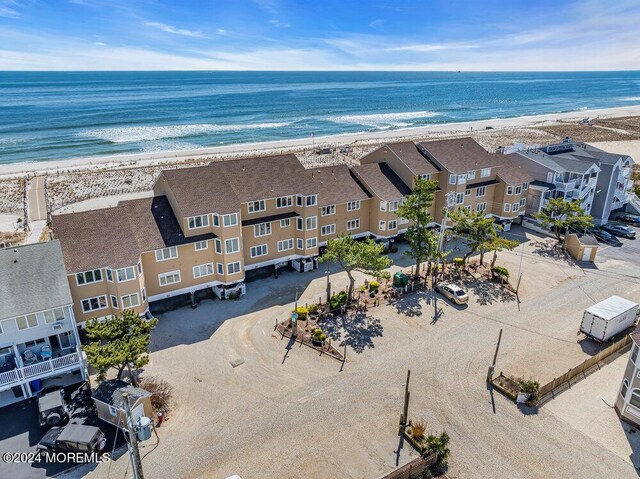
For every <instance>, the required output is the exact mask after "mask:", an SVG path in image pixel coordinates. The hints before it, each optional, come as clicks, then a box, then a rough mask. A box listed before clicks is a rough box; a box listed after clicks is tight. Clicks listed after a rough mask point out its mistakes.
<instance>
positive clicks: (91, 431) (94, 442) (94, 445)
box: [36, 424, 107, 453]
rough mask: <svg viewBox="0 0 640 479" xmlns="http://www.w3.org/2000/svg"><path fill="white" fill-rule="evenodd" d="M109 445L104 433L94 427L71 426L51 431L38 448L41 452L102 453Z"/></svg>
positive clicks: (55, 428) (41, 440)
mask: <svg viewBox="0 0 640 479" xmlns="http://www.w3.org/2000/svg"><path fill="white" fill-rule="evenodd" d="M106 445H107V438H106V436H105V435H104V433H103V432H102V431H101V430H100V429H98V428H97V427H94V426H84V425H81V424H69V425H68V426H66V427H54V428H52V429H49V431H47V433H46V434H45V435H44V437H43V438H42V439H40V442H39V443H38V445H37V446H36V447H37V449H39V450H41V451H61V452H66V451H68V452H76V451H79V452H89V453H91V452H100V451H102V450H103V449H104V447H105V446H106Z"/></svg>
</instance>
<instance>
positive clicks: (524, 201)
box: [520, 198, 527, 208]
mask: <svg viewBox="0 0 640 479" xmlns="http://www.w3.org/2000/svg"><path fill="white" fill-rule="evenodd" d="M526 202H527V199H526V198H520V207H521V208H522V207H524V205H525V203H526Z"/></svg>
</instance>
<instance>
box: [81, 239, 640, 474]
mask: <svg viewBox="0 0 640 479" xmlns="http://www.w3.org/2000/svg"><path fill="white" fill-rule="evenodd" d="M625 247H626V245H625ZM623 248H624V247H623ZM608 254H611V257H609V256H607V255H608ZM602 258H603V260H602V261H601V262H600V263H599V264H598V265H597V266H598V269H584V268H581V267H580V265H577V264H575V263H574V262H570V261H567V260H565V259H563V258H558V257H554V256H553V255H552V254H550V253H549V252H548V244H547V242H546V241H545V240H543V239H541V238H538V237H534V236H531V235H527V237H525V238H524V239H523V243H522V246H521V247H519V248H518V249H517V250H516V251H514V252H511V253H504V254H501V256H500V258H499V260H498V263H499V264H502V265H504V266H507V267H508V268H509V270H510V271H512V272H514V271H518V269H520V268H521V270H522V274H523V279H522V285H521V296H520V299H521V303H518V302H517V301H516V300H515V299H514V298H513V297H511V296H509V295H503V294H501V293H500V291H499V290H496V289H494V288H491V287H488V286H486V285H483V284H477V285H476V286H474V285H471V301H470V303H469V305H468V306H467V307H454V306H451V305H450V304H449V303H446V302H445V301H444V300H442V299H441V298H440V299H439V298H438V297H433V296H432V295H431V294H430V293H422V294H421V295H415V296H411V297H407V298H406V299H405V300H403V302H402V303H400V304H399V305H397V306H389V305H385V306H381V307H380V308H376V309H373V310H371V312H370V315H369V316H368V317H367V318H366V319H365V320H363V321H365V322H363V323H361V326H362V327H358V325H357V324H356V325H355V326H354V327H352V328H351V329H350V330H349V331H347V332H344V331H343V333H342V334H343V335H344V336H343V337H342V339H343V340H346V339H347V337H346V336H348V335H351V334H352V335H354V337H355V338H357V339H359V340H358V341H355V342H353V344H357V345H358V347H357V348H355V347H350V348H349V349H348V353H347V354H348V356H347V361H346V364H345V365H344V369H343V370H342V371H341V365H340V363H338V362H337V361H334V360H332V359H329V358H320V357H318V356H317V354H316V353H315V352H314V351H312V350H309V349H307V348H301V347H299V346H298V345H295V346H293V347H290V348H289V349H287V341H286V339H285V340H281V339H280V338H279V336H278V335H276V334H274V332H273V326H274V322H275V320H276V318H284V317H285V316H286V315H287V313H288V311H290V310H291V308H292V301H293V299H294V298H293V296H294V288H295V286H298V287H299V288H300V290H301V291H303V293H302V296H301V299H300V302H301V303H303V302H307V301H313V300H315V299H317V298H318V297H320V296H322V295H323V292H324V289H325V282H324V278H323V277H322V273H321V272H314V273H311V274H298V273H286V274H283V275H281V276H280V278H278V279H269V280H262V281H259V282H255V283H251V284H249V285H248V288H247V289H248V294H247V295H246V296H245V297H243V298H242V299H241V300H239V301H228V302H224V303H221V302H219V301H205V302H202V303H201V304H200V305H199V307H198V308H197V309H195V310H191V309H188V308H185V309H180V310H176V311H173V312H170V313H165V314H162V315H160V316H159V319H160V324H159V326H158V328H157V329H156V331H154V334H153V337H152V349H153V352H152V354H151V362H150V364H149V365H148V366H147V367H146V368H145V369H146V372H147V374H153V375H156V376H159V377H163V378H165V379H166V380H168V381H169V382H170V383H171V384H173V385H174V387H175V388H176V402H177V407H176V409H175V411H174V412H173V413H172V414H171V415H170V417H169V420H168V421H167V422H166V423H165V424H164V425H163V426H162V427H161V428H160V431H159V434H160V438H161V442H160V445H159V447H158V448H157V449H156V450H155V451H153V452H152V453H150V454H149V456H148V457H146V458H145V459H144V461H143V464H144V468H145V472H146V473H147V475H148V477H154V478H165V477H166V478H169V477H170V478H198V477H202V478H225V477H227V476H229V475H231V474H240V475H242V476H243V477H244V478H255V477H269V478H270V477H274V478H275V477H277V478H375V477H379V476H381V475H382V474H383V473H385V472H387V471H390V470H391V469H393V468H394V467H395V466H396V465H397V464H403V463H406V462H408V461H409V460H411V459H412V458H413V457H415V453H414V452H413V451H412V450H411V448H410V447H409V446H408V445H407V444H403V443H402V441H399V439H398V436H397V432H396V431H397V423H398V418H399V416H400V412H401V408H402V394H403V387H404V384H403V383H404V381H405V376H406V371H407V369H408V368H410V369H411V370H412V381H411V392H412V395H411V404H410V408H409V409H410V416H411V417H413V418H424V419H425V421H426V424H427V430H428V431H430V432H439V431H441V430H446V431H447V432H448V433H449V434H450V436H451V449H452V457H451V468H450V476H451V477H452V478H476V477H483V478H484V477H497V478H505V477H510V478H520V477H522V478H529V477H556V478H575V477H581V478H602V477H616V478H627V477H629V478H632V477H637V475H636V473H635V471H634V469H633V467H632V466H631V465H630V464H629V462H628V461H625V460H622V459H621V458H620V457H619V456H618V455H617V454H616V453H615V452H612V451H610V450H608V449H607V448H606V447H603V445H602V444H600V443H598V442H596V441H595V440H593V439H592V438H591V437H589V436H588V435H585V434H583V433H582V432H581V431H580V430H579V429H577V428H575V427H573V426H572V425H571V424H569V423H567V422H565V421H563V420H561V419H559V418H558V417H557V416H556V415H554V414H551V413H549V412H547V411H546V410H545V409H544V408H542V409H540V410H529V409H522V410H520V409H518V408H516V406H515V405H513V404H512V403H510V402H508V401H507V400H505V399H504V398H503V397H502V396H500V395H495V396H494V395H492V394H491V393H490V392H489V391H488V390H487V388H486V385H485V382H484V378H485V375H486V372H487V367H488V365H489V364H490V362H491V359H492V356H493V351H494V348H495V343H496V339H497V336H498V331H499V330H500V329H501V328H502V329H504V336H503V342H502V347H501V350H500V355H499V358H498V369H504V370H505V372H507V371H508V372H510V373H512V374H517V375H522V376H527V377H528V376H533V377H536V378H538V379H539V380H541V382H545V381H546V380H549V379H551V378H553V377H554V376H557V375H559V374H561V373H563V372H564V371H566V370H567V369H569V368H570V367H572V366H574V365H576V364H578V363H579V362H580V361H582V360H584V359H585V358H586V357H588V355H589V354H593V352H594V350H595V347H594V345H591V344H587V343H585V342H584V341H582V338H581V337H580V336H577V335H576V331H577V329H578V326H579V321H580V318H581V316H582V311H583V310H584V308H585V307H587V306H589V305H591V304H593V302H595V301H600V300H602V299H604V298H606V297H608V296H610V295H611V294H623V295H624V296H628V297H636V298H638V297H640V284H639V283H640V280H638V279H635V278H634V277H633V270H634V267H633V266H628V265H626V264H625V263H623V262H620V260H618V259H617V256H616V255H614V254H613V253H604V254H603V255H602ZM401 261H404V262H405V264H406V265H408V264H410V261H409V260H408V259H407V258H401ZM619 268H623V269H619ZM624 268H626V269H624ZM635 268H636V274H637V266H636V267H635ZM621 271H622V273H621ZM332 281H333V283H334V289H337V288H340V287H344V286H345V285H346V277H345V276H344V274H340V275H332ZM360 281H362V280H361V279H359V282H360ZM127 462H128V461H127V459H126V457H123V458H121V459H120V460H118V461H116V462H115V463H113V464H112V465H111V469H110V471H109V470H108V467H107V466H105V465H100V466H98V467H97V468H96V469H95V470H94V471H91V472H89V473H88V476H87V477H91V478H107V477H117V476H119V477H122V475H123V473H124V471H125V469H126V468H127ZM79 474H80V473H78V474H77V475H76V476H74V477H79Z"/></svg>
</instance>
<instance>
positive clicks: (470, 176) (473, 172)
mask: <svg viewBox="0 0 640 479" xmlns="http://www.w3.org/2000/svg"><path fill="white" fill-rule="evenodd" d="M475 178H476V170H469V171H467V179H469V180H475Z"/></svg>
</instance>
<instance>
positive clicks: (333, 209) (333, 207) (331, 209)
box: [320, 205, 336, 216]
mask: <svg viewBox="0 0 640 479" xmlns="http://www.w3.org/2000/svg"><path fill="white" fill-rule="evenodd" d="M327 208H329V213H325V210H326V209H327ZM335 214H336V205H327V206H323V207H322V208H321V210H320V216H331V215H335Z"/></svg>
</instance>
